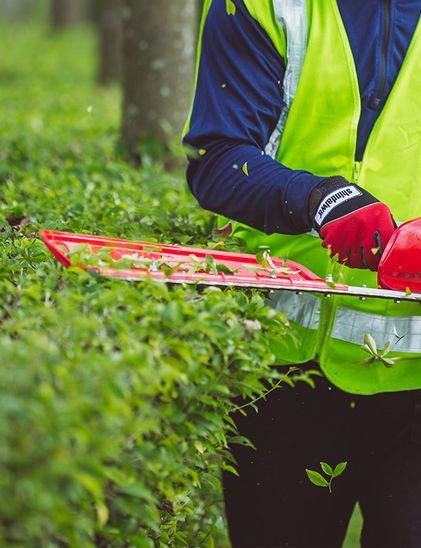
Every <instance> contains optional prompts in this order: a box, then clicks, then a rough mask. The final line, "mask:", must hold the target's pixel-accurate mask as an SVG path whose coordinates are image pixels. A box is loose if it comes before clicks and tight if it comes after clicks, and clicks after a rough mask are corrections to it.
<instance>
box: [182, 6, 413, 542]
mask: <svg viewBox="0 0 421 548" xmlns="http://www.w3.org/2000/svg"><path fill="white" fill-rule="evenodd" d="M420 8H421V2H420V1H419V0H353V1H352V2H349V1H346V0H325V1H323V2H320V1H318V0H213V1H212V0H205V4H204V13H203V18H202V31H201V36H200V40H199V63H198V71H197V82H196V90H195V96H194V101H193V105H192V110H191V115H190V118H189V121H188V123H187V125H186V128H185V134H184V143H185V144H186V145H187V146H188V148H189V150H190V153H189V164H188V168H187V181H188V184H189V186H190V189H191V191H192V193H193V194H194V196H195V197H196V199H197V200H198V202H199V204H200V205H201V206H202V207H203V208H205V209H208V210H211V211H213V212H216V213H218V214H220V215H223V216H224V217H227V218H229V219H231V220H233V221H235V223H233V227H234V234H235V235H236V236H237V237H239V238H242V239H243V240H244V241H245V242H246V244H247V246H248V248H249V249H250V250H251V251H255V250H256V249H257V248H258V246H259V245H263V244H264V245H268V246H270V248H271V252H272V254H273V255H274V256H278V257H283V258H288V259H292V260H296V261H297V262H299V263H301V264H303V265H304V266H307V267H309V268H310V269H311V270H312V271H314V272H316V273H317V274H318V275H319V276H321V277H323V278H325V277H326V276H327V275H333V277H334V279H335V280H337V279H340V280H341V281H344V282H345V283H349V284H352V285H359V286H362V285H364V284H365V285H367V286H368V287H376V272H375V271H376V269H377V266H378V263H379V259H380V257H381V255H382V252H383V250H384V248H385V246H386V245H387V242H388V241H389V239H390V237H391V235H392V234H393V232H394V230H395V228H396V226H397V224H399V223H400V222H403V221H406V220H409V219H412V218H414V217H417V216H419V215H420V214H421V169H420V168H421V163H420V160H419V159H420V152H421V151H420V138H419V137H420V127H421V120H420V118H421V99H420V97H421V94H420V89H421V87H420V84H421V70H420V65H419V60H420V58H421V39H420V33H421V30H420V25H419V23H418V21H419V15H420ZM324 248H326V249H324ZM328 255H330V257H329V256H328ZM332 259H335V260H332ZM338 277H339V278H338ZM270 305H271V306H273V307H275V308H276V309H278V310H280V311H281V312H283V313H284V314H285V315H286V316H287V317H288V319H289V322H290V324H291V329H292V331H293V332H294V334H295V337H296V340H298V343H296V342H294V341H292V340H291V341H286V340H283V341H279V346H278V345H275V348H274V349H275V351H276V354H277V363H279V364H281V363H282V364H287V363H289V364H300V367H304V368H305V367H307V368H315V367H320V369H321V371H322V372H323V376H322V377H320V378H317V379H316V389H315V390H313V389H312V388H310V387H309V386H307V385H305V384H303V383H299V384H298V385H297V386H296V387H295V388H293V389H292V388H284V389H283V390H279V391H274V392H272V393H271V394H270V395H269V396H268V398H267V399H266V400H265V401H261V402H260V404H259V412H258V413H257V414H256V413H254V412H250V413H248V414H247V416H246V417H244V416H238V417H236V422H237V425H238V427H239V430H240V433H241V434H243V435H245V436H247V437H248V438H249V439H250V440H251V441H252V442H253V444H254V445H255V447H256V449H255V450H253V449H251V448H249V447H243V446H233V447H232V451H233V454H234V457H235V459H236V461H237V465H238V467H237V469H238V472H239V477H236V476H234V475H232V474H226V475H225V476H224V493H225V504H226V513H227V520H228V526H229V533H230V538H231V541H232V544H233V546H236V547H246V546H254V547H259V548H263V547H275V546H276V547H277V546H294V547H297V546H311V547H314V546H340V545H341V543H342V542H343V539H344V536H345V533H346V529H347V525H348V521H349V519H350V516H351V514H352V511H353V508H354V506H355V504H356V502H357V501H358V502H359V504H360V507H361V511H362V514H363V518H364V525H363V531H362V537H361V542H362V545H363V546H382V547H386V546H394V547H404V546H421V390H420V389H421V317H420V310H419V307H417V305H415V304H413V303H409V304H406V303H401V304H398V303H393V302H391V301H388V302H386V301H381V300H376V299H374V300H373V299H372V300H366V301H362V300H359V299H358V298H354V297H334V298H331V299H325V298H323V297H319V296H312V295H311V296H310V295H295V294H291V293H289V292H285V291H284V292H282V291H279V292H274V293H273V294H272V295H271V298H270ZM366 334H370V335H371V336H372V337H373V339H374V340H375V341H376V343H377V347H378V348H380V349H382V348H383V347H384V346H385V345H386V344H387V343H389V344H390V347H391V349H392V353H391V354H390V355H391V356H393V357H396V358H398V360H396V361H395V362H394V363H393V361H392V363H393V364H392V365H391V364H390V363H387V362H385V361H384V360H381V359H374V360H371V362H370V363H367V360H366V359H365V358H367V354H365V352H364V350H363V348H362V345H363V342H364V337H365V336H366ZM320 461H325V462H327V463H328V464H330V465H332V466H333V465H335V464H337V463H338V462H347V463H348V465H347V468H346V469H345V471H344V472H343V474H342V475H341V476H340V477H338V478H336V479H335V480H334V482H333V483H332V486H333V489H332V493H329V490H328V489H322V488H320V487H316V486H314V485H313V484H312V483H310V481H309V480H308V478H307V476H306V471H305V469H306V468H309V469H317V468H318V469H319V470H320V467H319V463H320ZM320 471H321V470H320Z"/></svg>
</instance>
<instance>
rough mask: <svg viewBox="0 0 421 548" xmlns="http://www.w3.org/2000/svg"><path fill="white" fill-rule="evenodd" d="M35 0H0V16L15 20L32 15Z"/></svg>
mask: <svg viewBox="0 0 421 548" xmlns="http://www.w3.org/2000/svg"><path fill="white" fill-rule="evenodd" d="M33 7H34V3H33V0H0V17H2V18H5V19H8V20H15V19H23V18H26V17H28V16H29V15H32V11H33Z"/></svg>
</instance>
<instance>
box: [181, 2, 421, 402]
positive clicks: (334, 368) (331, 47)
mask: <svg viewBox="0 0 421 548" xmlns="http://www.w3.org/2000/svg"><path fill="white" fill-rule="evenodd" d="M211 2H212V0H207V1H206V2H205V8H204V15H203V19H202V26H203V23H204V21H205V19H206V14H207V12H208V10H209V7H210V5H211ZM244 3H245V5H246V7H247V9H248V10H249V12H250V14H251V16H252V17H253V18H254V19H255V20H256V21H257V22H258V23H259V24H260V25H261V26H262V28H263V29H264V30H265V31H266V32H267V34H268V35H269V37H270V38H271V39H272V41H273V44H274V46H275V47H276V49H277V51H278V52H279V54H280V55H282V57H283V58H284V59H285V61H286V66H287V69H286V75H285V79H284V90H285V92H284V93H285V95H284V100H285V102H286V109H285V110H284V112H283V113H282V116H281V119H280V121H279V124H278V127H277V129H276V130H275V131H274V134H273V136H272V139H271V141H270V142H269V143H268V145H267V148H266V152H267V153H269V154H272V155H273V156H274V157H276V159H277V160H279V161H280V162H282V163H283V164H285V165H287V166H288V167H290V168H292V169H304V170H308V171H310V172H312V173H314V174H316V175H320V176H326V177H328V176H332V175H341V176H343V177H345V178H346V179H348V180H349V181H353V182H355V183H358V184H359V185H360V186H361V187H363V188H365V189H367V190H368V191H369V192H371V193H372V194H374V195H375V196H376V197H377V198H378V199H379V200H382V201H384V202H385V203H387V204H388V205H389V207H390V208H391V210H392V212H393V215H394V217H395V219H396V220H397V221H399V222H403V221H406V220H408V219H411V218H414V217H418V216H420V215H421V161H420V158H421V154H420V153H421V150H420V148H421V141H420V128H421V120H420V118H421V95H420V89H421V71H420V66H419V59H420V58H421V40H420V33H421V30H420V24H418V26H417V29H416V31H415V34H414V36H413V38H412V41H411V44H410V46H409V50H408V52H407V54H406V57H405V60H404V62H403V65H402V68H401V70H400V73H399V75H398V78H397V80H396V82H395V84H394V87H393V89H392V91H391V93H390V96H389V97H388V99H387V102H386V105H385V106H384V108H383V111H382V112H381V114H380V116H379V118H378V120H377V122H376V124H375V126H374V128H373V130H372V132H371V135H370V137H369V140H368V143H367V146H366V149H365V152H364V156H363V159H362V161H361V162H358V163H357V162H355V160H354V158H355V149H356V141H357V129H358V122H359V118H360V108H361V107H360V105H361V100H360V94H359V86H358V78H357V73H356V69H355V64H354V60H353V56H352V52H351V47H350V44H349V40H348V37H347V34H346V30H345V27H344V25H343V22H342V18H341V15H340V12H339V8H338V6H337V3H336V0H324V1H323V2H321V1H320V0H307V1H306V0H244ZM228 11H229V12H230V13H231V14H228V12H227V17H235V14H233V11H234V10H228ZM200 47H201V44H200V40H199V53H200ZM256 85H258V83H257V84H256ZM187 128H188V124H187V126H186V130H187ZM245 161H247V159H246V158H245ZM235 235H236V236H237V237H240V238H242V239H244V240H245V241H246V243H247V245H248V248H249V249H250V251H252V252H253V251H254V250H256V249H257V247H258V246H260V245H269V246H270V248H271V251H272V255H273V256H277V257H283V258H287V259H292V260H295V261H297V262H299V263H301V264H303V265H304V266H307V267H308V268H310V269H311V270H313V271H314V272H316V273H317V274H318V275H320V276H321V277H326V276H327V275H328V274H330V273H333V274H334V276H335V279H337V280H338V281H342V282H345V283H348V284H350V285H359V286H361V285H364V284H365V285H366V286H367V287H377V279H376V274H375V273H372V272H368V271H363V270H354V269H349V268H347V267H338V265H334V264H333V263H332V261H331V260H330V259H329V257H328V255H327V252H326V250H325V249H323V248H322V247H321V241H320V239H319V238H318V237H315V236H314V235H311V234H304V235H300V236H288V235H281V234H273V235H270V236H268V235H265V234H264V233H262V232H259V231H257V230H255V229H252V228H250V227H247V226H244V225H238V224H237V225H236V229H235ZM270 304H271V306H274V307H276V308H278V309H279V310H280V311H282V312H283V313H285V314H286V315H287V317H288V318H289V320H290V323H291V324H292V327H293V329H294V330H295V331H296V333H297V334H298V344H293V343H290V344H288V345H285V341H279V343H274V348H275V351H276V354H277V356H278V359H279V363H282V364H287V363H291V364H295V363H305V362H307V361H309V360H312V359H317V360H318V361H319V362H320V366H321V368H322V370H323V372H324V373H325V375H326V376H327V377H328V378H329V379H330V380H331V381H332V382H333V383H334V384H335V385H336V386H338V387H339V388H341V389H343V390H346V391H348V392H352V393H358V394H374V393H378V392H390V391H400V390H411V389H420V388H421V307H420V306H419V305H417V304H413V303H401V304H396V303H394V302H393V301H381V300H375V299H368V300H365V301H361V300H360V299H358V298H356V297H333V298H330V299H326V298H324V297H315V296H311V295H295V294H291V293H289V292H286V291H278V292H274V293H272V295H271V298H270ZM366 333H369V334H371V335H372V336H373V337H374V339H375V341H376V343H377V347H378V348H379V349H382V348H383V347H384V345H385V344H386V343H387V342H389V343H390V344H391V348H392V352H391V353H390V356H391V357H397V358H399V359H398V360H397V361H396V362H395V364H394V365H393V366H392V367H386V366H385V364H384V363H383V362H382V361H381V360H376V361H374V362H371V363H366V360H367V357H368V355H367V354H366V353H365V352H364V350H363V348H362V345H363V342H364V336H365V334H366Z"/></svg>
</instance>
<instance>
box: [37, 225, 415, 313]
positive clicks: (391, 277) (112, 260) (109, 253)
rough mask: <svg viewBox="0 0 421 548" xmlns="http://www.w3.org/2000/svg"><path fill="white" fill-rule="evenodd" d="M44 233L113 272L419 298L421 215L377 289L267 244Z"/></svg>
mask: <svg viewBox="0 0 421 548" xmlns="http://www.w3.org/2000/svg"><path fill="white" fill-rule="evenodd" d="M41 236H42V239H43V240H44V243H45V245H46V246H47V247H48V249H49V250H50V251H51V252H52V253H53V255H54V256H55V257H56V259H58V260H59V261H60V262H61V263H62V264H63V265H64V266H66V267H69V266H77V267H80V268H83V269H85V270H87V271H90V272H95V273H97V274H100V275H102V276H108V277H112V278H120V279H125V280H142V279H146V278H150V279H153V280H158V281H163V282H166V283H175V284H179V283H181V284H186V283H187V284H198V285H212V286H221V287H223V286H228V287H237V288H254V289H264V290H274V289H282V290H288V291H295V292H297V293H319V294H324V295H326V296H332V295H350V296H357V297H360V298H361V299H366V298H368V297H373V298H380V299H392V300H394V301H396V302H401V301H412V302H418V303H421V217H419V218H417V219H415V220H413V221H409V222H407V223H404V224H403V225H401V226H400V227H399V228H398V229H397V230H396V231H395V233H394V235H393V236H392V238H391V240H390V241H389V243H388V245H387V247H386V249H385V251H384V253H383V255H382V258H381V261H380V265H379V270H378V283H379V286H380V287H379V288H378V289H375V288H368V287H354V286H349V285H345V284H342V283H336V282H333V280H332V279H331V278H330V277H328V278H327V279H322V278H319V277H318V276H316V275H315V274H314V273H313V272H311V271H310V270H309V269H308V268H306V267H304V266H302V265H300V264H298V263H296V262H294V261H289V260H283V259H278V258H273V257H271V256H270V255H269V252H268V251H267V250H263V251H262V252H261V253H260V254H258V255H251V254H246V253H230V252H227V251H218V250H215V249H203V248H195V247H186V246H177V245H165V244H162V245H161V244H151V243H149V242H133V241H129V240H123V239H118V238H105V237H101V236H89V235H85V234H73V233H70V232H57V231H51V230H42V231H41Z"/></svg>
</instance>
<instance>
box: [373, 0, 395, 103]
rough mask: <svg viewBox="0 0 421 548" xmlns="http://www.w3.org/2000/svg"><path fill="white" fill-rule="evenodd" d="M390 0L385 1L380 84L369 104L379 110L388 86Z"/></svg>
mask: <svg viewBox="0 0 421 548" xmlns="http://www.w3.org/2000/svg"><path fill="white" fill-rule="evenodd" d="M390 2H391V0H385V1H384V2H383V20H384V23H383V34H382V44H381V56H380V75H379V84H378V86H377V89H376V91H375V93H374V95H372V96H371V98H370V101H369V103H368V106H369V107H370V108H371V109H373V110H379V109H380V108H381V106H382V103H383V99H384V90H385V87H386V68H387V46H388V42H389V34H390V7H391V6H390Z"/></svg>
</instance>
